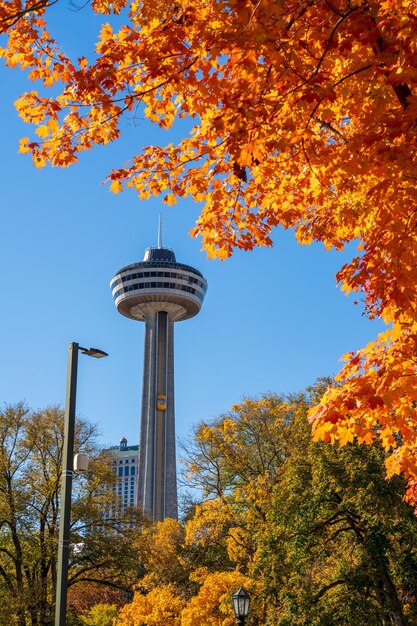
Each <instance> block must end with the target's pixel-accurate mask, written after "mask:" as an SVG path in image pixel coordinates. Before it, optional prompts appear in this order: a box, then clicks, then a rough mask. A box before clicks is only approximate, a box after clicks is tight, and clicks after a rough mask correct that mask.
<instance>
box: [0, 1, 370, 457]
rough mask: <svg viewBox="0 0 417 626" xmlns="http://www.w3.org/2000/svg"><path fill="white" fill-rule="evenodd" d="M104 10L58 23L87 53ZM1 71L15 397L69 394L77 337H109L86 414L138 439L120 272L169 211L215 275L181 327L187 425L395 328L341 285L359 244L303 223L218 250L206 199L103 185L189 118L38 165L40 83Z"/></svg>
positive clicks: (2, 314) (179, 389)
mask: <svg viewBox="0 0 417 626" xmlns="http://www.w3.org/2000/svg"><path fill="white" fill-rule="evenodd" d="M99 22H100V19H99V18H93V17H90V13H89V10H87V9H86V10H84V11H82V12H74V11H70V10H69V8H68V5H65V4H62V5H60V4H58V5H56V7H55V8H54V23H53V33H54V34H58V35H59V36H60V37H62V38H63V39H64V44H65V51H66V52H67V53H71V54H75V55H76V56H81V55H82V54H86V55H88V54H89V53H90V52H91V50H92V48H93V43H94V41H93V39H92V37H93V35H92V33H93V32H94V30H95V29H96V26H97V25H98V23H99ZM64 25H65V31H64V29H63V27H64ZM89 38H90V39H91V41H90V40H89ZM89 41H90V43H89ZM0 79H1V84H2V93H3V97H2V100H1V104H0V119H1V125H2V132H1V137H2V142H1V149H0V159H1V170H0V171H1V179H2V185H1V189H2V199H1V211H0V220H1V223H0V225H1V227H0V238H1V242H0V272H1V284H2V287H3V289H2V294H3V298H2V305H1V307H0V329H1V331H0V332H1V342H0V401H1V402H7V403H13V402H17V401H18V400H26V402H27V403H28V404H29V405H31V406H32V407H35V408H40V407H44V406H46V405H48V404H55V403H59V404H63V403H64V401H65V380H66V366H67V345H68V342H70V341H78V342H79V343H80V344H82V345H86V346H89V345H92V346H95V347H100V348H102V349H103V350H106V351H107V352H108V353H109V354H110V357H109V358H107V359H103V360H100V361H96V360H95V359H89V358H88V357H80V363H79V386H78V398H77V410H78V413H79V414H81V415H83V416H84V417H86V418H88V419H90V420H91V421H95V422H98V423H99V425H100V428H101V430H102V441H103V443H104V444H106V445H107V444H114V443H117V442H118V440H119V439H120V437H122V436H126V437H127V439H128V441H129V443H131V444H133V443H136V442H137V440H138V436H139V415H140V396H141V377H142V350H143V335H144V327H143V324H141V323H139V322H134V321H131V320H128V319H127V318H124V317H122V316H121V315H119V314H118V313H117V312H116V310H115V307H114V304H113V300H112V296H111V292H110V289H109V280H110V279H111V278H112V276H113V274H114V273H115V272H116V271H117V270H118V269H119V268H120V267H122V266H124V265H127V264H129V263H132V262H135V261H138V260H141V259H142V258H143V253H144V250H145V248H146V247H147V246H149V245H155V244H156V239H157V219H158V213H159V212H162V214H163V219H164V245H166V246H168V247H171V248H173V249H174V250H175V253H176V255H177V260H178V261H180V262H184V263H188V264H191V265H194V266H195V267H197V268H198V269H200V271H202V273H203V274H204V276H205V277H206V278H207V280H208V283H209V289H208V293H207V296H206V300H205V302H204V305H203V309H202V311H201V313H200V314H199V315H198V316H197V317H195V318H193V319H191V320H188V321H186V322H180V323H178V324H177V325H176V337H175V342H176V345H175V351H176V355H175V377H176V381H175V384H176V421H177V434H178V436H179V437H180V438H184V437H186V436H187V435H188V434H189V433H190V431H191V428H192V426H193V424H196V423H197V422H198V421H199V420H201V419H208V418H211V417H214V416H216V415H218V414H219V413H221V412H223V411H226V410H228V408H229V407H230V406H231V405H232V404H234V403H236V402H239V401H240V400H241V399H242V398H243V397H244V396H245V395H251V396H256V395H259V394H262V393H263V392H267V391H277V392H288V391H297V390H301V389H303V388H304V387H306V386H307V385H309V384H311V383H312V382H314V380H315V379H316V377H318V376H325V375H331V374H333V373H336V372H337V371H338V369H339V368H340V363H339V358H340V357H341V355H342V354H343V353H345V352H347V351H349V350H354V349H356V348H359V347H360V346H363V345H365V344H366V343H367V342H368V341H370V340H371V339H372V338H373V337H374V336H375V335H376V334H377V332H378V331H379V330H380V329H381V328H382V325H381V324H380V323H379V322H370V321H368V320H367V319H366V318H365V317H363V316H362V315H361V309H360V307H359V306H355V305H354V304H353V298H346V297H345V296H344V295H343V294H342V293H341V292H340V291H339V290H338V288H337V287H336V284H335V279H334V275H335V273H336V271H337V270H338V268H339V267H340V266H341V265H342V264H343V263H344V262H346V260H347V259H349V258H350V254H352V253H354V252H355V248H354V246H352V247H350V248H349V250H348V251H347V252H345V253H336V252H325V251H324V250H323V248H322V246H320V245H313V246H309V247H300V246H299V245H298V244H297V242H296V241H295V239H294V236H293V234H292V233H291V232H284V231H282V230H276V231H275V232H274V234H273V239H274V247H273V248H272V249H270V248H264V249H261V250H256V251H254V252H251V253H240V252H238V253H236V254H235V256H234V257H233V258H232V259H230V260H227V261H225V262H223V263H222V262H220V261H213V260H208V259H206V257H205V255H204V253H202V252H201V251H200V248H201V242H200V241H198V240H193V239H191V237H190V236H189V234H188V231H189V229H190V228H192V226H193V224H194V221H195V218H196V216H197V215H198V212H199V206H197V205H194V204H192V203H190V202H180V203H179V204H177V205H175V206H173V207H172V208H169V209H168V208H167V207H166V206H165V205H163V204H162V202H161V201H160V200H158V199H152V200H149V201H147V202H140V201H139V200H138V199H137V198H136V197H135V195H134V193H133V192H124V193H123V194H119V195H117V196H114V195H113V194H112V193H111V192H109V190H108V187H107V186H106V185H102V184H101V182H102V181H103V180H104V179H105V177H106V175H107V173H108V172H109V171H110V170H111V168H112V167H116V166H119V165H121V164H122V163H123V162H125V161H126V160H127V159H128V158H129V157H131V156H132V155H133V154H135V153H136V152H137V151H139V149H140V146H142V145H147V144H149V143H154V144H164V143H168V142H169V141H171V140H172V138H173V137H174V138H175V136H176V132H175V131H174V132H171V134H169V133H167V132H166V131H160V130H159V129H158V128H157V127H153V126H151V125H150V124H148V123H145V122H142V121H141V120H136V121H133V120H126V122H125V130H126V132H125V135H124V137H123V139H122V140H120V141H119V142H118V143H117V144H114V145H112V146H108V147H106V148H105V149H95V150H93V151H90V152H89V153H86V154H84V155H82V158H81V161H80V163H79V164H78V165H77V166H74V167H71V168H69V169H66V170H60V169H57V168H51V167H47V168H46V169H43V170H40V171H38V170H36V169H35V168H34V167H33V165H32V162H31V159H30V157H29V156H22V155H19V154H18V141H19V139H20V138H21V137H22V136H27V135H29V134H30V132H31V130H30V128H29V127H27V126H25V125H24V124H23V122H21V121H20V120H19V119H18V117H17V114H16V112H15V110H14V108H13V105H12V103H13V101H14V100H15V99H16V98H17V97H18V95H20V93H21V92H22V91H23V90H25V89H32V88H33V85H32V84H31V83H30V84H29V85H28V84H27V83H25V80H24V75H23V74H22V73H21V72H20V71H18V70H15V71H13V70H10V69H5V68H4V67H1V68H0Z"/></svg>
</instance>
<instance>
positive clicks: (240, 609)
mask: <svg viewBox="0 0 417 626" xmlns="http://www.w3.org/2000/svg"><path fill="white" fill-rule="evenodd" d="M232 604H233V611H234V612H235V617H236V622H237V624H238V625H239V626H245V621H246V618H247V617H248V614H249V594H248V592H247V591H245V589H243V587H239V589H238V590H237V591H236V593H234V594H233V595H232Z"/></svg>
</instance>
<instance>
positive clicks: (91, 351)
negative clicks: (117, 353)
mask: <svg viewBox="0 0 417 626" xmlns="http://www.w3.org/2000/svg"><path fill="white" fill-rule="evenodd" d="M80 350H81V353H82V354H86V355H87V356H92V357H94V358H95V359H102V358H103V357H105V356H109V355H108V354H107V352H104V351H103V350H99V348H83V347H82V346H80Z"/></svg>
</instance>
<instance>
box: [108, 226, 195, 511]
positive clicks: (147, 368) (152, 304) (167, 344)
mask: <svg viewBox="0 0 417 626" xmlns="http://www.w3.org/2000/svg"><path fill="white" fill-rule="evenodd" d="M110 287H111V290H112V294H113V298H114V302H115V305H116V308H117V310H118V311H119V313H121V314H122V315H125V316H126V317H130V319H133V320H138V321H140V322H145V347H144V362H143V386H142V414H141V425H140V442H139V481H138V491H137V503H136V504H137V506H139V507H140V509H141V510H142V511H143V512H144V514H145V515H146V516H147V517H148V518H150V519H152V520H153V521H159V520H163V519H165V518H166V517H173V518H176V517H177V515H178V505H177V475H176V454H175V412H174V323H175V322H179V321H181V320H186V319H189V318H190V317H193V316H194V315H197V313H198V312H199V311H200V309H201V306H202V304H203V300H204V296H205V294H206V291H207V281H206V280H205V278H204V277H203V275H202V274H201V273H200V272H199V271H198V270H196V269H195V268H193V267H191V266H189V265H184V264H183V263H177V261H176V258H175V254H174V252H173V251H172V250H170V249H169V248H165V247H163V245H162V234H161V222H160V223H159V233H158V246H157V247H151V248H147V250H146V251H145V256H144V258H143V261H140V262H138V263H133V264H132V265H127V266H126V267H123V268H122V269H121V270H119V271H118V272H117V274H115V276H114V277H113V278H112V280H111V281H110Z"/></svg>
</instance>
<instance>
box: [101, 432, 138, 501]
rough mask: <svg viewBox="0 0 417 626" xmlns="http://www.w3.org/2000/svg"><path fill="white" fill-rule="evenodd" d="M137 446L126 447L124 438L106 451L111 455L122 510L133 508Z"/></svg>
mask: <svg viewBox="0 0 417 626" xmlns="http://www.w3.org/2000/svg"><path fill="white" fill-rule="evenodd" d="M138 451H139V446H138V445H135V446H128V445H127V439H126V437H122V438H121V439H120V444H119V445H118V446H112V447H111V448H108V449H107V450H106V452H107V453H109V454H110V455H111V458H112V465H113V469H114V472H115V474H116V476H117V485H116V493H117V495H118V496H119V498H120V505H121V507H122V508H123V509H126V508H127V507H129V506H134V505H135V504H136V501H137V493H138V468H139V454H138Z"/></svg>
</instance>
